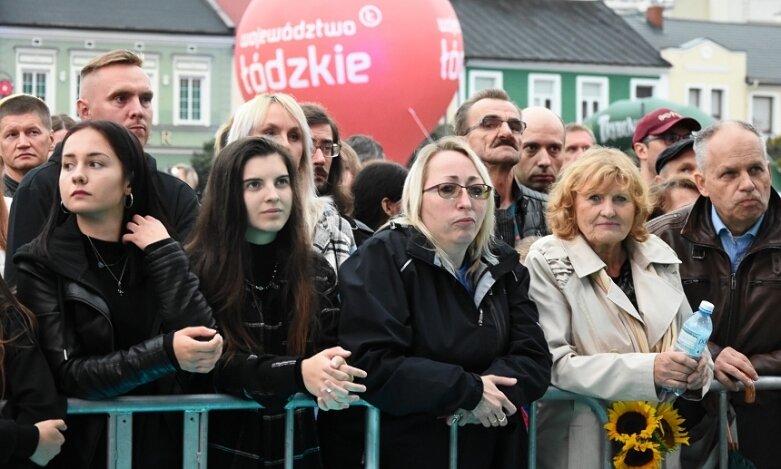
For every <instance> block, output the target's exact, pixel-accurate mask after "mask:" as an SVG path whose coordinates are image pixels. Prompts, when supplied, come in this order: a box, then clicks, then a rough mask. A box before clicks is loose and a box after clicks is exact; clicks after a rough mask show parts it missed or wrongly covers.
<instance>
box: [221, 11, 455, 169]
mask: <svg viewBox="0 0 781 469" xmlns="http://www.w3.org/2000/svg"><path fill="white" fill-rule="evenodd" d="M463 62H464V47H463V41H462V37H461V27H460V25H459V23H458V18H457V17H456V14H455V11H453V7H452V6H451V5H450V2H449V1H448V0H416V1H415V2H414V7H413V6H412V3H410V2H399V1H398V0H395V1H394V0H371V1H368V0H339V1H338V2H334V1H327V0H299V1H293V0H254V1H253V2H252V3H251V4H250V5H249V7H248V8H247V11H246V12H245V13H244V16H243V17H242V19H241V22H240V24H239V26H238V28H237V30H236V67H237V70H236V76H237V78H238V81H239V88H240V89H241V92H242V95H243V96H244V99H247V100H248V99H251V98H252V97H253V96H255V95H256V94H259V93H266V92H284V93H289V94H291V95H293V96H294V97H295V98H296V99H297V100H298V101H299V102H305V101H312V102H318V103H321V104H322V105H323V106H325V107H326V108H327V109H328V111H329V113H330V114H331V115H332V116H333V117H334V118H335V119H336V120H337V122H338V123H339V128H340V132H341V134H342V135H343V136H344V137H347V136H349V135H352V134H356V133H362V134H367V135H370V136H372V137H374V138H375V139H376V140H378V141H379V142H380V143H381V144H382V146H383V147H384V148H385V152H386V154H387V155H388V157H389V158H391V159H393V160H396V161H398V162H401V163H406V162H407V159H408V158H409V156H410V154H411V153H412V151H413V150H414V149H415V148H416V147H417V146H418V144H419V143H420V142H421V141H422V140H423V139H424V138H426V137H427V134H428V132H431V131H432V130H433V129H434V128H435V127H436V125H437V122H438V121H439V119H440V118H441V117H442V115H444V113H445V111H446V109H447V106H448V104H449V103H450V101H451V100H452V99H453V96H454V94H455V92H456V90H457V88H458V80H459V78H460V77H461V69H462V67H463Z"/></svg>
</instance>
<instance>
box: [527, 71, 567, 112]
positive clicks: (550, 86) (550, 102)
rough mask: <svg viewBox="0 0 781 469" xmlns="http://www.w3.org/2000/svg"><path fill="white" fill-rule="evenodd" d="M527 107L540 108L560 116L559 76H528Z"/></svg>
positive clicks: (538, 74)
mask: <svg viewBox="0 0 781 469" xmlns="http://www.w3.org/2000/svg"><path fill="white" fill-rule="evenodd" d="M528 102H529V105H530V106H542V107H546V108H548V109H550V110H551V111H553V112H555V113H556V114H558V115H561V76H560V75H549V74H542V73H530V74H529V100H528Z"/></svg>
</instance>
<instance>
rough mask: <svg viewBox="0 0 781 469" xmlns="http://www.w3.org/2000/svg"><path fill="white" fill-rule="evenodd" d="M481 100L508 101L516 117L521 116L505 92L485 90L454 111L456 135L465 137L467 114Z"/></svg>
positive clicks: (467, 127) (491, 89) (467, 125)
mask: <svg viewBox="0 0 781 469" xmlns="http://www.w3.org/2000/svg"><path fill="white" fill-rule="evenodd" d="M483 99H497V100H499V101H508V102H510V103H512V104H513V106H515V109H517V110H518V115H521V109H520V108H519V107H518V106H517V105H516V104H515V103H513V101H512V99H510V95H508V94H507V92H506V91H504V90H503V89H499V88H486V89H484V90H480V91H478V92H477V93H475V94H473V95H472V97H470V98H469V99H467V100H466V101H464V102H463V103H461V106H459V107H458V110H457V111H456V118H455V122H454V123H453V127H455V132H456V135H461V136H463V135H466V132H467V130H469V124H468V123H467V122H468V119H467V114H469V110H470V109H472V106H474V105H475V103H476V102H478V101H482V100H483Z"/></svg>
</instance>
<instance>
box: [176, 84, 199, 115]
mask: <svg viewBox="0 0 781 469" xmlns="http://www.w3.org/2000/svg"><path fill="white" fill-rule="evenodd" d="M179 119H180V120H182V121H200V120H201V79H200V78H193V77H184V78H179Z"/></svg>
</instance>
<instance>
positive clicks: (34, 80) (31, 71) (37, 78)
mask: <svg viewBox="0 0 781 469" xmlns="http://www.w3.org/2000/svg"><path fill="white" fill-rule="evenodd" d="M55 55H56V52H55V51H53V50H44V49H17V50H16V83H17V84H16V91H17V92H20V93H27V94H31V95H33V96H37V97H39V98H41V99H42V100H44V101H45V102H46V104H47V105H48V106H49V108H50V109H55V107H54V103H55V83H54V76H55V75H54V73H55Z"/></svg>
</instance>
